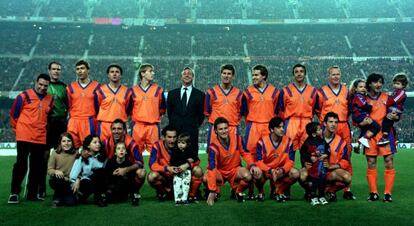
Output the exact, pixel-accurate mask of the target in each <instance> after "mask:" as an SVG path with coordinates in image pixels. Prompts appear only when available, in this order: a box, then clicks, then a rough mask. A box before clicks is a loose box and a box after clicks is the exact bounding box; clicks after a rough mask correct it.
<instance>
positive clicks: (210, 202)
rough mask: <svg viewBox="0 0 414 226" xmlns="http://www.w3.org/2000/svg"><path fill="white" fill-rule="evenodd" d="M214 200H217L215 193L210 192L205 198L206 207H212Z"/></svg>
mask: <svg viewBox="0 0 414 226" xmlns="http://www.w3.org/2000/svg"><path fill="white" fill-rule="evenodd" d="M216 198H217V193H215V192H210V194H208V197H207V205H209V206H212V205H214V202H215V200H216Z"/></svg>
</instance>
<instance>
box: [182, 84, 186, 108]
mask: <svg viewBox="0 0 414 226" xmlns="http://www.w3.org/2000/svg"><path fill="white" fill-rule="evenodd" d="M181 104H182V106H183V109H184V110H186V108H187V88H184V93H183V97H181Z"/></svg>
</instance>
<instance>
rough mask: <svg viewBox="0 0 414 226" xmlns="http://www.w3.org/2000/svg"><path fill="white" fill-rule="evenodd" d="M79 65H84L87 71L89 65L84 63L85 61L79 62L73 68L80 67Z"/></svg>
mask: <svg viewBox="0 0 414 226" xmlns="http://www.w3.org/2000/svg"><path fill="white" fill-rule="evenodd" d="M80 65H85V67H86V69H88V70H89V63H88V62H86V61H85V60H80V61H78V62H76V64H75V67H77V66H80Z"/></svg>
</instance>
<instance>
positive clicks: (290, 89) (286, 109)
mask: <svg viewBox="0 0 414 226" xmlns="http://www.w3.org/2000/svg"><path fill="white" fill-rule="evenodd" d="M317 96H318V95H317V90H316V88H315V87H313V86H312V85H309V84H306V85H305V87H304V89H303V90H302V91H300V90H299V89H298V88H297V87H296V86H295V84H294V83H291V84H289V85H287V86H285V87H283V90H282V92H281V94H280V103H279V112H280V114H281V117H282V118H283V119H285V120H286V119H289V118H308V119H312V118H313V114H314V111H315V107H316V103H317V100H318V97H317Z"/></svg>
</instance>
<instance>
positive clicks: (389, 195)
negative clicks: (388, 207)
mask: <svg viewBox="0 0 414 226" xmlns="http://www.w3.org/2000/svg"><path fill="white" fill-rule="evenodd" d="M382 201H384V202H392V197H391V194H389V193H387V194H384V199H383V200H382Z"/></svg>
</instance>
